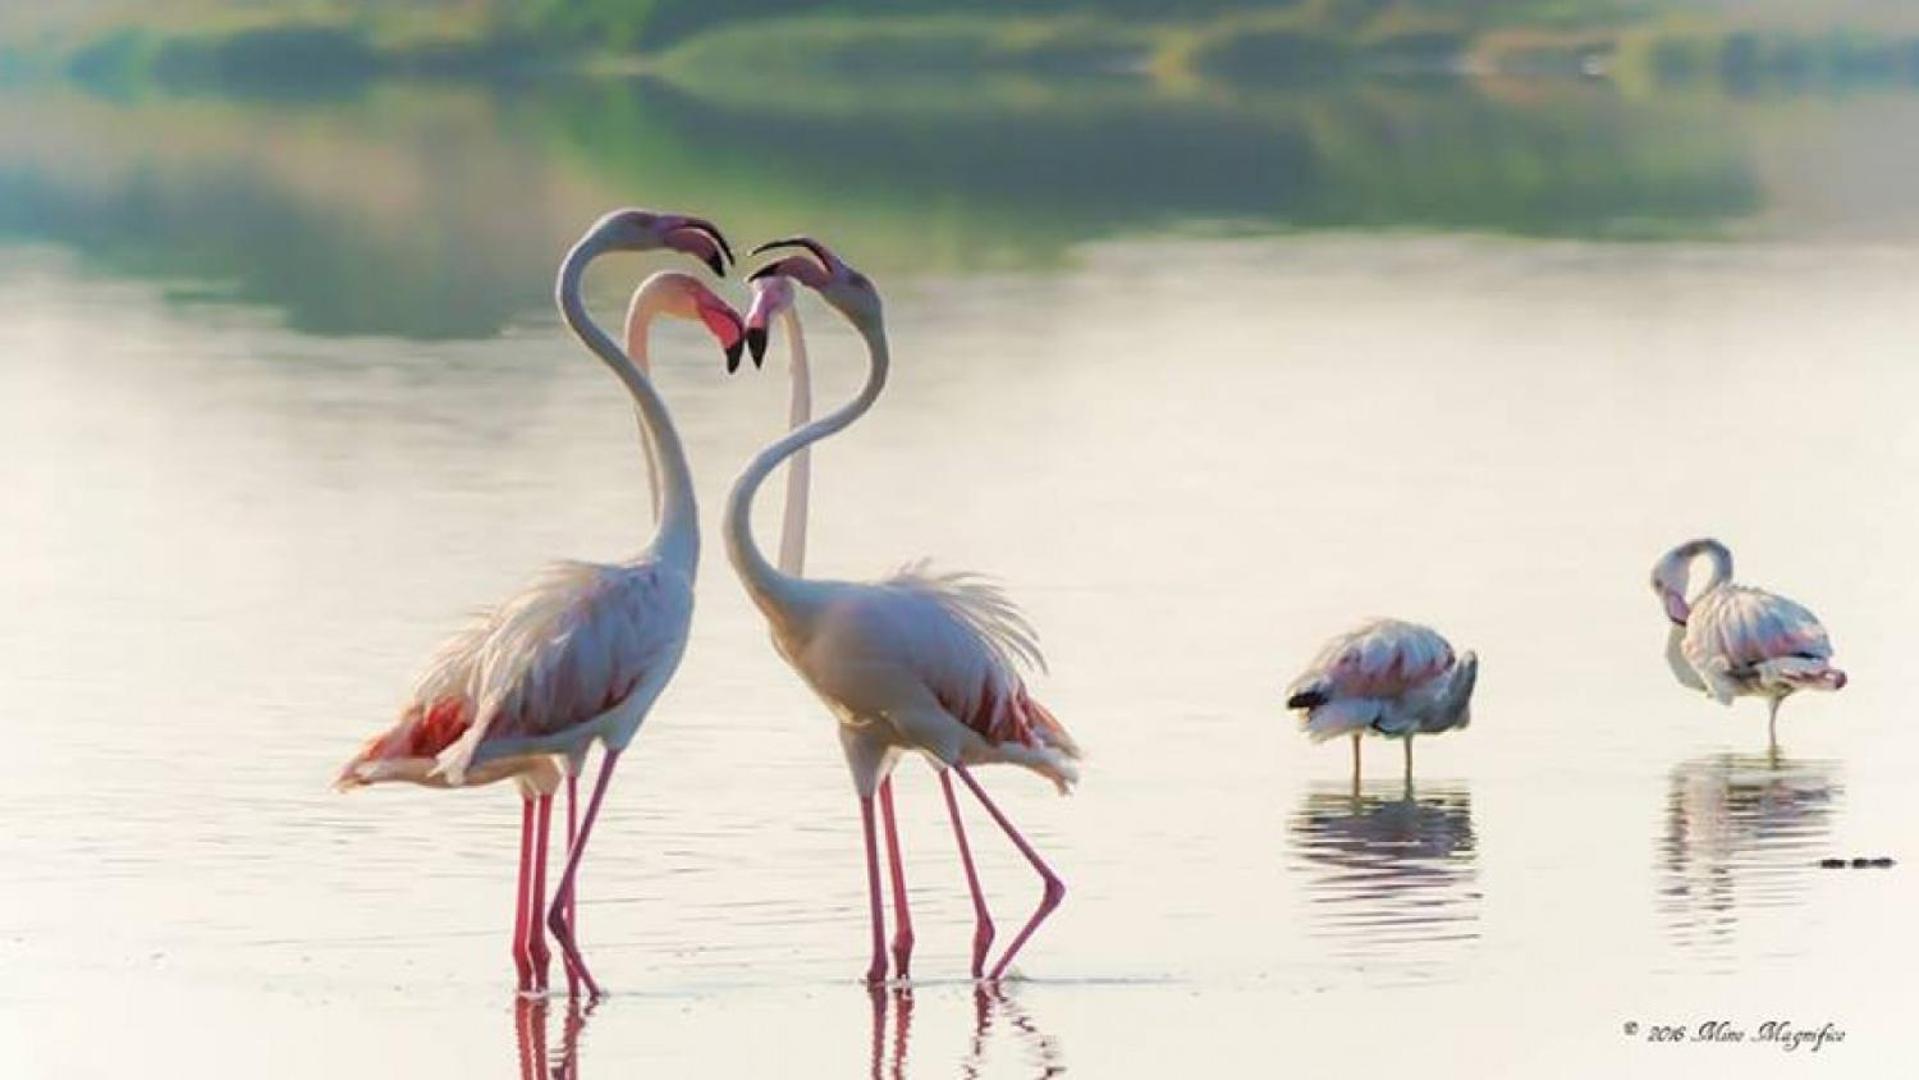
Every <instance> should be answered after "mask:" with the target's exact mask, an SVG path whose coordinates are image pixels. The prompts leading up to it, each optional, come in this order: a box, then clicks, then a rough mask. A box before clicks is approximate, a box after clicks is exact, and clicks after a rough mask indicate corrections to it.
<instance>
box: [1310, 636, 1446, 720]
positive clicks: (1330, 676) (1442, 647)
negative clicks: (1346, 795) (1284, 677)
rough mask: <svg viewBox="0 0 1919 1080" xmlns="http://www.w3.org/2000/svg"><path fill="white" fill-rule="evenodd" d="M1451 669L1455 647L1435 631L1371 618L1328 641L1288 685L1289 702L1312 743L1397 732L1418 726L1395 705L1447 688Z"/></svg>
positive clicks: (1416, 718)
mask: <svg viewBox="0 0 1919 1080" xmlns="http://www.w3.org/2000/svg"><path fill="white" fill-rule="evenodd" d="M1455 664H1456V658H1455V657H1454V655H1453V647H1452V645H1451V644H1450V643H1448V642H1447V641H1446V639H1445V638H1443V637H1441V636H1440V635H1439V633H1438V632H1437V631H1434V630H1432V629H1429V628H1427V627H1424V626H1420V625H1418V624H1416V623H1408V622H1401V621H1399V620H1397V619H1374V620H1372V621H1370V622H1367V623H1365V624H1364V625H1362V626H1360V627H1358V628H1356V629H1354V630H1351V631H1348V632H1347V633H1344V634H1340V635H1338V636H1337V637H1335V638H1333V639H1332V640H1331V641H1328V642H1327V643H1326V645H1325V646H1324V647H1323V648H1321V649H1320V651H1319V655H1318V656H1316V657H1314V659H1313V662H1312V664H1311V665H1310V666H1308V668H1307V669H1306V671H1305V673H1304V674H1302V675H1300V676H1299V678H1297V679H1295V680H1293V683H1292V685H1291V686H1290V687H1288V688H1287V692H1286V704H1287V707H1288V708H1293V709H1300V710H1304V716H1303V717H1302V720H1301V722H1302V724H1303V725H1304V727H1305V730H1306V733H1307V735H1308V736H1310V737H1311V738H1312V739H1313V740H1314V741H1320V740H1324V739H1330V738H1333V737H1335V736H1338V735H1344V734H1348V733H1351V732H1354V731H1359V730H1362V729H1365V728H1372V727H1379V728H1382V729H1386V728H1390V729H1391V730H1393V731H1394V732H1397V731H1399V730H1400V729H1403V728H1407V727H1409V726H1411V725H1415V724H1418V723H1419V722H1420V720H1419V717H1418V716H1417V715H1415V714H1414V713H1410V712H1406V711H1405V710H1402V709H1401V708H1399V705H1400V704H1401V703H1402V701H1405V700H1406V699H1408V698H1411V697H1413V696H1414V695H1425V694H1427V693H1428V692H1432V691H1436V690H1439V689H1441V688H1444V687H1447V686H1449V684H1448V683H1446V682H1442V681H1441V680H1442V676H1445V675H1446V674H1447V673H1448V672H1450V671H1452V670H1453V669H1454V666H1455ZM1465 694H1466V695H1468V696H1470V694H1471V684H1470V683H1467V684H1466V687H1465ZM1402 714H1403V715H1402Z"/></svg>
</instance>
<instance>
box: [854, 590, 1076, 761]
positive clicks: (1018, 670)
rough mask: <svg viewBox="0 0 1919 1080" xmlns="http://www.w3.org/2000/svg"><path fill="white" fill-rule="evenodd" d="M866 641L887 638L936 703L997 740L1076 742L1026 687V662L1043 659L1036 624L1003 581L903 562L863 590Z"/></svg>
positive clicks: (1072, 751)
mask: <svg viewBox="0 0 1919 1080" xmlns="http://www.w3.org/2000/svg"><path fill="white" fill-rule="evenodd" d="M858 606H859V607H860V609H861V611H860V612H859V616H858V617H859V621H860V622H861V623H863V624H865V626H864V631H865V632H864V634H863V635H862V636H865V637H867V639H868V640H869V641H875V642H884V643H885V648H886V650H887V651H888V652H889V653H891V654H892V655H893V657H894V659H895V662H897V663H899V664H900V665H901V666H904V667H907V668H909V669H911V670H912V671H913V672H914V673H915V674H916V675H917V676H918V677H919V678H920V680H921V682H923V683H924V684H925V686H926V688H927V689H928V690H929V691H931V692H932V694H933V696H934V697H935V698H936V699H938V701H939V704H940V707H941V708H942V709H944V710H945V711H946V712H947V713H948V714H950V715H951V716H952V717H953V718H954V719H956V720H958V721H959V722H960V723H962V724H964V725H966V726H967V727H968V728H971V729H972V730H973V731H974V732H976V733H977V734H979V736H980V737H981V738H983V739H985V740H986V741H987V742H988V743H991V744H994V745H996V746H1007V745H1012V746H1020V747H1026V748H1029V749H1034V750H1053V751H1058V752H1059V753H1060V754H1062V755H1063V756H1064V757H1066V758H1067V759H1069V760H1072V759H1077V758H1078V757H1079V753H1080V751H1079V746H1078V744H1077V743H1075V742H1074V741H1073V737H1072V736H1071V735H1070V734H1068V733H1067V731H1066V728H1065V726H1064V725H1063V724H1061V723H1060V722H1059V720H1058V719H1057V718H1055V717H1054V716H1053V714H1052V713H1051V712H1050V711H1048V710H1047V709H1046V707H1045V706H1043V705H1041V704H1040V703H1039V702H1038V701H1035V700H1034V699H1033V697H1032V695H1031V694H1030V693H1029V692H1028V691H1027V688H1026V681H1025V679H1024V677H1023V675H1022V671H1023V670H1024V669H1035V670H1039V671H1044V670H1045V668H1046V661H1045V658H1044V656H1042V655H1041V653H1040V649H1039V641H1038V636H1037V635H1036V634H1035V633H1034V631H1033V628H1032V625H1031V624H1030V623H1028V622H1027V621H1026V617H1025V616H1024V615H1023V614H1022V613H1021V612H1020V610H1019V608H1018V606H1017V605H1015V604H1014V603H1013V602H1012V600H1011V599H1009V598H1008V597H1007V596H1006V594H1005V592H1004V591H1002V590H1001V589H1000V588H999V587H998V586H997V585H995V584H993V583H992V582H991V581H988V580H986V579H984V578H981V577H979V576H978V575H975V574H966V573H939V572H935V571H933V570H932V569H930V568H929V567H928V565H927V564H926V563H924V562H920V563H915V564H913V565H910V566H906V567H904V568H902V569H901V570H899V571H898V572H897V573H895V574H894V575H893V576H891V577H889V578H886V579H885V580H883V581H880V582H878V583H876V584H874V585H871V586H868V587H866V588H864V589H862V590H860V593H859V600H858Z"/></svg>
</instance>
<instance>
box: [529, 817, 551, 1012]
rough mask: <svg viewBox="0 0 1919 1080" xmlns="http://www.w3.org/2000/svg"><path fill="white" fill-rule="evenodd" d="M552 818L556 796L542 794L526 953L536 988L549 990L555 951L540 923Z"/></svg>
mask: <svg viewBox="0 0 1919 1080" xmlns="http://www.w3.org/2000/svg"><path fill="white" fill-rule="evenodd" d="M552 820H553V796H551V795H542V796H540V798H539V802H538V803H537V804H536V810H535V814H534V819H533V890H532V893H531V896H532V900H531V901H530V902H529V903H528V904H527V908H526V910H527V918H526V922H527V927H526V931H527V943H526V944H527V956H528V958H529V959H530V960H531V961H532V965H533V989H534V990H537V991H539V992H541V993H545V992H546V973H547V969H548V967H549V966H550V965H551V964H552V961H553V953H552V952H551V951H549V950H548V949H547V947H546V932H545V930H543V929H542V928H541V926H540V913H541V912H542V911H545V910H546V837H547V831H548V830H547V826H548V824H549V823H550V822H551V821H552Z"/></svg>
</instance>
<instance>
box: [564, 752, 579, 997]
mask: <svg viewBox="0 0 1919 1080" xmlns="http://www.w3.org/2000/svg"><path fill="white" fill-rule="evenodd" d="M579 835H580V774H579V771H578V770H577V769H575V768H574V765H573V762H571V761H568V762H567V765H566V850H567V853H568V854H571V853H572V851H573V841H574V840H576V839H578V837H579ZM566 924H567V925H568V926H571V927H572V928H573V933H574V934H575V935H578V934H579V932H580V912H579V904H578V903H577V902H576V901H575V898H574V897H568V898H567V903H566ZM564 966H565V968H566V995H567V997H577V996H579V993H580V976H579V973H578V972H575V971H574V970H573V962H572V961H571V960H568V961H566V962H565V964H564Z"/></svg>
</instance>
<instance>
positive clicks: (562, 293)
mask: <svg viewBox="0 0 1919 1080" xmlns="http://www.w3.org/2000/svg"><path fill="white" fill-rule="evenodd" d="M663 247H664V248H670V249H673V250H679V251H685V252H688V253H691V254H694V255H696V256H697V257H701V258H704V259H708V260H709V263H710V264H719V263H720V253H723V252H724V253H726V254H728V255H729V256H730V251H728V249H727V247H726V242H725V240H724V239H723V238H722V237H721V235H720V233H719V231H718V230H717V229H716V228H714V227H713V226H712V225H711V224H710V223H708V222H706V221H704V220H702V219H699V218H689V217H684V216H680V215H664V214H655V213H652V212H650V211H644V210H631V209H629V210H620V211H615V212H613V213H611V214H608V215H606V216H605V217H603V218H601V219H600V220H599V221H598V222H597V223H595V224H594V226H593V227H592V228H591V229H589V230H588V231H587V233H586V234H585V236H583V237H582V238H581V239H580V241H579V242H578V243H577V244H575V245H574V247H573V249H572V250H571V251H570V252H568V254H567V256H566V260H565V262H564V263H563V264H562V266H561V268H560V275H559V283H558V287H557V299H558V302H559V306H560V310H561V313H562V315H563V316H564V317H565V319H566V321H567V325H568V326H569V327H570V328H571V329H572V330H573V332H574V333H575V334H576V335H578V336H579V337H580V339H581V340H582V341H584V342H585V343H586V345H587V346H588V347H589V348H590V349H592V351H593V352H594V354H595V355H597V356H598V357H599V358H600V360H601V361H602V362H604V363H605V364H606V365H607V366H608V367H609V368H611V369H612V370H613V372H614V374H615V375H617V376H618V377H619V378H620V380H621V381H622V382H623V383H625V384H626V387H627V390H628V391H629V392H630V393H631V394H632V395H633V399H634V403H635V407H636V408H637V410H638V412H639V415H640V420H641V425H640V426H641V434H642V437H643V440H644V442H645V444H646V446H647V460H648V466H649V473H650V474H651V473H657V474H658V477H657V479H658V480H659V484H658V490H657V491H656V492H655V499H656V502H657V505H658V508H659V522H658V525H657V527H656V529H655V532H654V536H653V539H652V541H651V542H650V543H649V544H648V545H647V546H646V547H645V548H644V549H643V550H642V551H641V553H640V554H639V555H638V556H637V557H635V558H633V559H632V560H629V561H627V562H621V563H613V564H596V563H587V562H562V563H557V564H554V565H553V566H551V567H549V568H548V569H547V570H546V571H545V572H544V573H543V574H541V575H540V576H539V577H538V578H537V579H536V580H534V581H533V582H532V584H530V585H529V586H527V587H526V588H525V589H523V590H522V591H521V592H519V593H518V594H516V595H515V596H513V597H511V598H509V599H508V600H506V601H505V602H504V603H502V604H500V605H499V606H498V607H495V608H493V609H491V610H489V611H486V612H483V613H481V614H480V615H479V616H477V617H476V618H475V619H474V620H473V621H472V622H471V623H470V624H469V625H468V626H467V627H466V628H465V629H463V630H461V631H460V632H458V633H457V634H455V635H454V636H453V637H452V638H451V639H449V640H448V641H447V642H446V643H445V644H444V645H442V646H441V647H440V649H439V650H438V652H436V653H435V655H434V658H433V660H432V661H431V662H430V663H429V664H428V666H427V669H426V671H425V673H424V674H423V675H422V676H421V677H420V679H419V680H418V682H417V683H416V684H415V686H414V689H413V692H412V694H411V695H410V696H409V699H408V700H407V702H406V703H405V704H404V705H403V706H402V707H401V709H400V715H399V719H398V720H397V721H396V722H395V723H394V724H393V726H392V727H391V728H389V729H388V730H387V731H386V732H383V733H382V734H380V735H377V736H375V737H374V738H373V739H371V740H369V741H368V742H367V743H366V744H365V746H364V747H362V749H361V750H360V752H359V753H358V754H356V755H355V756H354V757H353V758H352V759H351V760H350V761H348V762H347V763H346V765H345V766H344V767H343V768H342V769H341V772H340V775H339V779H338V781H337V784H338V786H340V787H341V788H343V789H344V788H355V787H362V786H366V785H368V784H375V783H381V782H388V781H406V782H412V783H416V784H422V785H425V786H429V787H474V786H479V785H483V784H488V783H492V782H494V781H497V780H502V779H506V778H509V777H510V778H513V779H515V780H516V782H517V783H518V784H519V786H520V789H521V795H522V799H523V808H522V815H521V840H520V886H519V897H518V910H517V911H516V916H515V929H514V939H513V956H514V961H515V965H516V967H518V969H519V975H520V982H519V988H520V990H522V991H523V992H530V991H538V990H543V989H544V988H545V982H546V974H545V972H546V965H547V962H548V954H547V952H546V948H545V943H544V939H543V938H542V936H541V932H540V928H539V919H540V909H541V907H542V906H543V905H544V895H543V894H544V889H545V866H546V834H547V825H548V820H549V816H550V808H551V798H552V793H553V791H554V790H555V789H556V788H557V787H558V785H559V780H560V775H561V770H560V768H559V766H558V765H557V764H556V763H555V762H554V760H553V758H554V757H555V756H559V757H561V758H563V759H564V760H565V761H566V765H567V767H566V770H565V773H566V776H567V777H568V779H569V781H570V780H571V778H572V777H575V776H577V775H578V773H579V770H580V766H581V765H582V763H583V762H584V760H585V757H586V754H587V752H588V751H589V750H590V749H591V746H592V744H593V743H594V742H595V741H598V742H600V743H601V744H602V745H603V746H604V747H605V755H604V757H603V759H602V761H601V765H600V773H599V777H598V779H597V781H596V783H595V785H594V788H593V793H592V796H591V798H590V799H589V801H588V802H587V806H586V813H585V816H584V818H583V819H581V820H580V821H579V822H578V828H577V833H576V834H574V835H570V836H569V841H568V845H567V858H566V866H565V869H564V870H563V871H562V874H561V878H560V882H559V886H558V888H557V889H556V890H555V892H554V896H553V905H552V908H551V910H550V912H549V913H548V915H547V920H546V921H547V925H548V926H549V928H550V929H551V930H552V932H553V935H554V938H555V940H557V941H558V942H559V944H560V949H561V953H562V956H563V958H564V960H565V962H566V968H567V976H568V984H569V986H570V987H577V985H579V984H582V983H583V984H584V985H585V986H586V988H587V990H588V992H589V993H590V994H591V995H592V996H594V997H598V996H600V989H599V985H598V984H597V983H596V982H595V981H594V979H593V976H592V974H591V972H590V971H589V970H588V969H587V967H586V964H585V961H584V960H583V959H582V957H581V955H580V951H579V946H578V943H577V941H576V940H575V933H574V924H573V913H574V908H575V904H574V899H575V896H576V892H577V886H578V876H579V868H580V859H581V856H582V854H583V853H584V851H585V849H586V844H587V839H588V837H589V836H590V835H591V833H592V829H593V822H594V820H595V819H596V818H597V817H598V815H599V809H600V803H601V800H602V799H603V798H604V796H605V794H606V788H607V784H608V782H609V781H610V780H611V778H612V774H613V766H614V764H615V762H617V761H618V760H619V756H620V754H621V752H622V751H624V750H625V748H626V747H627V745H628V744H629V743H630V742H631V741H632V739H633V737H634V735H635V734H637V733H638V731H639V727H640V724H641V722H642V721H643V720H644V719H645V717H646V715H647V712H648V710H649V709H650V708H651V706H652V704H653V702H654V701H655V700H656V699H657V698H658V696H659V694H660V692H661V690H663V689H664V688H665V686H666V683H667V682H668V680H669V679H671V677H672V675H673V672H674V670H675V669H676V668H677V667H678V666H679V662H680V657H681V655H682V654H683V653H684V652H685V649H686V637H687V630H688V627H689V624H690V622H691V618H692V610H693V577H694V573H695V570H696V568H697V565H698V560H699V526H698V515H697V510H696V509H695V507H694V503H693V481H692V476H691V474H690V472H689V471H688V468H687V463H686V455H685V452H684V449H683V448H682V446H681V444H680V440H679V435H678V433H677V432H676V431H675V430H674V428H673V422H672V418H671V417H670V416H669V415H668V414H667V411H666V404H665V402H664V401H663V400H661V398H660V396H659V394H658V393H657V392H656V391H655V390H654V389H653V385H652V383H651V381H650V380H649V379H648V378H647V376H646V374H645V371H646V370H647V364H646V361H645V359H644V356H645V353H646V350H645V342H646V339H645V334H644V329H645V327H646V325H647V324H648V323H649V322H650V321H651V320H652V318H653V317H654V316H656V315H669V316H673V317H676V318H687V319H697V320H699V321H701V322H703V323H704V324H705V325H706V326H707V327H708V329H709V330H711V331H712V332H713V333H714V335H715V336H716V337H717V338H718V339H719V342H720V345H721V347H722V348H723V349H724V350H725V351H726V363H727V369H728V370H729V371H731V370H733V369H734V368H736V367H737V366H738V364H739V357H740V350H741V348H742V344H743V342H742V338H743V334H744V330H743V327H742V323H741V320H740V317H739V316H738V315H737V314H736V313H735V312H734V311H733V310H732V308H730V307H729V306H727V304H726V302H725V301H724V300H721V299H720V298H719V297H718V296H715V295H714V294H713V292H712V291H711V290H710V289H708V288H707V287H706V286H705V285H702V284H701V283H700V282H699V281H698V280H696V279H694V278H692V277H689V276H687V275H685V274H670V273H668V274H656V275H654V276H653V277H652V278H650V279H648V281H647V282H646V283H645V284H644V285H642V286H641V287H640V289H639V291H638V293H637V294H636V295H635V297H634V302H633V305H632V311H631V312H630V313H629V317H628V330H629V340H632V341H634V342H636V344H637V349H636V351H637V352H638V353H639V354H640V356H641V357H642V359H640V360H638V361H635V360H632V359H629V358H628V356H627V354H626V353H624V352H622V351H621V349H620V348H619V347H618V346H616V345H614V344H613V342H612V341H611V340H610V339H609V338H608V337H607V336H606V333H605V332H604V331H602V330H601V329H600V328H599V327H598V326H597V325H595V324H594V323H593V321H592V320H591V319H590V318H589V317H588V316H587V314H586V309H585V305H584V303H583V302H582V300H581V299H580V283H581V280H582V278H583V277H584V275H585V272H586V268H587V266H588V264H590V263H591V262H592V261H593V260H594V259H595V258H596V257H598V256H599V255H601V254H603V253H605V252H608V251H648V250H654V249H658V248H663ZM722 266H723V264H722ZM573 791H574V788H573V785H572V784H571V783H569V803H570V802H571V795H572V794H573ZM567 816H568V819H569V825H571V824H572V819H573V817H574V814H573V812H572V807H571V805H569V807H568V815H567ZM569 833H574V830H573V829H571V828H569Z"/></svg>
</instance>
